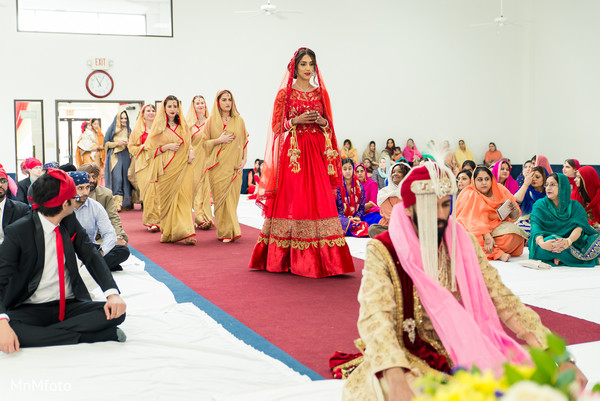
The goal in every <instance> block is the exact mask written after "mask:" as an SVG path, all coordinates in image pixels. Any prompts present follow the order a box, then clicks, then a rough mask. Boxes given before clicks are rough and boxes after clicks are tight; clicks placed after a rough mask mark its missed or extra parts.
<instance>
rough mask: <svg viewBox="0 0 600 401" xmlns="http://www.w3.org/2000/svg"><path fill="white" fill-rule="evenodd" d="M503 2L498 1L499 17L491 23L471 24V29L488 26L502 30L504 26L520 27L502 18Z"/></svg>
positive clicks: (501, 0)
mask: <svg viewBox="0 0 600 401" xmlns="http://www.w3.org/2000/svg"><path fill="white" fill-rule="evenodd" d="M503 3H504V1H503V0H500V16H498V17H496V18H494V20H493V21H492V22H484V23H481V24H471V26H472V27H477V26H488V25H495V26H496V27H498V28H502V27H504V26H517V27H518V26H521V25H520V24H517V23H515V22H514V21H513V20H509V19H508V18H506V17H505V16H504V4H503Z"/></svg>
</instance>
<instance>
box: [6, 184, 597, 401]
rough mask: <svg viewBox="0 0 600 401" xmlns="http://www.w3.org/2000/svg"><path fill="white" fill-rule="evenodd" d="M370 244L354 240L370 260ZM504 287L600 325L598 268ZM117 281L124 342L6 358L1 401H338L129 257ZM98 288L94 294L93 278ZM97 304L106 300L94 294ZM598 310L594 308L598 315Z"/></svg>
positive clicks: (245, 219)
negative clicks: (178, 294)
mask: <svg viewBox="0 0 600 401" xmlns="http://www.w3.org/2000/svg"><path fill="white" fill-rule="evenodd" d="M238 212H239V217H240V222H241V223H243V224H246V225H249V226H252V227H255V228H258V229H260V228H261V226H262V222H263V219H262V217H261V216H260V210H259V209H258V208H257V207H256V206H255V205H254V202H252V201H249V200H248V199H247V198H246V197H245V196H242V198H241V200H240V206H239V209H238ZM367 242H368V239H363V238H349V239H348V244H349V246H350V250H351V253H352V255H353V256H355V257H358V258H363V259H364V255H365V248H366V244H367ZM493 264H494V265H495V266H496V267H497V268H498V270H499V271H500V273H501V275H502V279H503V280H504V281H505V283H506V284H507V285H508V286H509V287H510V288H511V289H512V290H513V291H514V292H515V293H516V294H517V295H519V296H520V297H521V299H522V300H523V301H524V302H526V303H529V304H531V305H536V306H539V307H543V308H547V309H550V310H554V311H557V312H560V313H565V314H569V315H572V316H576V317H580V318H583V319H587V320H590V321H594V322H597V323H600V310H599V309H598V308H597V307H596V305H598V304H599V303H598V301H599V298H600V291H599V290H600V271H599V269H600V268H598V267H597V268H594V269H573V268H565V267H561V268H553V269H551V270H549V271H537V270H530V269H527V268H524V267H521V266H520V265H518V264H516V263H502V262H494V263H493ZM124 268H125V271H124V272H119V273H115V279H116V280H117V284H118V285H119V288H120V289H121V292H122V293H123V298H124V299H125V301H126V302H127V305H128V309H127V319H126V320H125V323H124V324H123V325H122V326H121V327H122V328H123V330H124V331H125V332H126V333H127V336H128V339H127V342H125V343H116V342H106V343H96V344H79V345H75V346H60V347H46V348H26V349H23V350H22V351H21V352H19V353H15V354H11V355H5V354H2V353H0V399H1V400H2V401H13V400H19V401H20V400H23V401H31V400H61V401H68V400H77V401H79V400H103V401H104V400H111V399H121V400H127V401H136V400H144V401H147V400H208V401H242V400H244V401H253V400H256V401H258V400H261V401H268V400H272V401H279V400H281V401H283V400H289V401H304V400H306V401H309V400H310V401H339V400H341V388H342V385H343V381H341V380H322V381H311V380H310V379H309V378H308V377H307V376H303V375H301V374H299V373H297V372H295V371H294V370H292V369H290V368H289V367H288V366H286V365H285V364H283V363H282V362H280V361H278V360H276V359H274V358H272V357H270V356H267V355H266V354H264V353H262V352H260V351H258V350H256V349H254V348H252V347H251V346H249V345H247V344H245V343H244V342H242V341H240V340H239V339H237V338H235V337H234V336H233V335H232V334H230V333H229V332H228V331H227V330H225V329H224V328H223V327H222V326H221V325H219V324H218V323H217V322H215V321H214V320H213V319H212V318H211V317H209V316H208V315H207V314H206V313H204V312H203V311H201V310H200V309H199V308H197V307H196V306H195V305H193V304H191V303H184V304H178V303H177V302H176V301H175V298H174V296H173V294H172V293H171V291H170V290H169V289H168V288H167V287H166V285H164V284H163V283H161V282H158V281H156V280H155V279H154V278H152V277H151V276H150V275H149V274H148V273H147V272H145V271H144V262H143V261H141V260H139V259H137V258H135V257H133V256H132V257H131V258H130V259H129V260H128V261H127V263H126V265H125V266H124ZM87 282H88V283H90V284H89V285H90V287H91V286H92V285H93V284H92V281H91V278H88V280H87ZM93 295H94V297H95V299H98V300H101V299H103V295H102V293H101V291H100V290H99V289H98V288H96V289H94V290H93ZM595 307H596V308H595ZM569 348H570V350H571V351H572V352H573V353H574V355H575V356H576V357H577V358H578V361H579V362H578V364H579V365H580V366H581V368H582V369H583V371H584V373H586V374H587V375H588V378H589V379H590V382H598V381H600V367H599V365H600V364H599V363H597V361H599V360H600V342H595V343H586V344H578V345H574V346H571V347H569Z"/></svg>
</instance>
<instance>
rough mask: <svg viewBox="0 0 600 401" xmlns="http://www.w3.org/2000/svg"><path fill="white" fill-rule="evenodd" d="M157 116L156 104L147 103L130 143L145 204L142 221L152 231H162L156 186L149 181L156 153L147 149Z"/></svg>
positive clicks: (136, 123)
mask: <svg viewBox="0 0 600 401" xmlns="http://www.w3.org/2000/svg"><path fill="white" fill-rule="evenodd" d="M155 117H156V110H155V109H154V106H153V105H152V104H147V105H145V106H144V107H143V108H142V111H141V112H140V114H139V115H138V118H137V121H136V122H135V127H134V128H133V132H132V133H131V135H130V136H129V145H128V148H129V153H131V158H132V160H131V165H132V166H133V170H134V173H135V177H136V182H137V186H138V188H139V191H140V198H141V200H142V202H143V205H144V207H143V215H142V223H143V224H144V225H145V226H146V227H148V231H151V232H158V231H160V227H159V224H160V215H159V212H158V198H157V194H156V186H155V185H154V183H153V182H148V177H149V174H150V171H151V167H150V163H151V162H152V159H153V156H154V155H153V154H151V153H150V152H149V151H148V149H146V140H147V139H148V133H149V132H150V129H151V128H152V123H153V122H154V118H155Z"/></svg>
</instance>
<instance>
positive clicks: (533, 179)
mask: <svg viewBox="0 0 600 401" xmlns="http://www.w3.org/2000/svg"><path fill="white" fill-rule="evenodd" d="M544 185H546V170H545V169H544V168H543V167H533V168H532V169H531V172H530V173H529V174H528V175H526V176H525V181H523V185H522V186H521V188H519V190H518V191H517V192H516V193H515V200H516V201H517V203H518V204H519V206H520V207H521V217H520V218H519V221H517V225H518V226H519V227H521V228H522V229H523V231H525V232H526V233H527V237H528V238H529V231H530V228H531V222H530V221H529V215H530V214H531V211H532V210H533V204H534V203H535V202H537V201H538V200H540V199H542V198H543V197H544V196H546V191H545V188H544Z"/></svg>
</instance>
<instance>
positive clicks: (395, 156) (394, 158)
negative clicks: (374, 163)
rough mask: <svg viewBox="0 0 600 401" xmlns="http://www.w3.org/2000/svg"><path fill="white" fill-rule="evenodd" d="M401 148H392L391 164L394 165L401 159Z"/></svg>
mask: <svg viewBox="0 0 600 401" xmlns="http://www.w3.org/2000/svg"><path fill="white" fill-rule="evenodd" d="M402 158H403V156H402V148H401V147H400V146H396V147H395V148H394V154H393V155H392V162H393V163H396V162H397V161H399V160H400V159H402Z"/></svg>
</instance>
